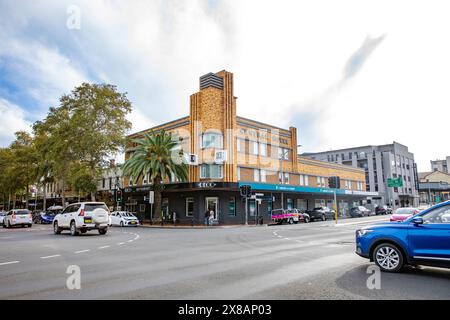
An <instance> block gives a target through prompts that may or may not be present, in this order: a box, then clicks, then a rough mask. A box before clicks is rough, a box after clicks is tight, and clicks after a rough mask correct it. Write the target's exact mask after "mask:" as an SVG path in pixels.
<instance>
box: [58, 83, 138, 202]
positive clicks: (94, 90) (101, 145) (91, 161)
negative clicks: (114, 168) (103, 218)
mask: <svg viewBox="0 0 450 320" xmlns="http://www.w3.org/2000/svg"><path fill="white" fill-rule="evenodd" d="M60 103H61V107H60V108H61V109H63V110H64V111H66V112H68V113H69V115H70V132H71V134H72V136H71V139H70V140H69V141H70V147H71V150H72V151H73V153H74V155H75V158H76V159H77V160H79V161H80V162H81V163H83V165H84V166H85V167H86V168H88V169H89V176H86V175H84V178H83V180H84V182H85V183H86V186H88V185H89V186H90V187H92V186H96V185H97V184H96V181H97V174H98V172H99V170H100V169H101V168H102V167H104V166H105V165H106V163H107V160H108V159H109V158H111V156H113V155H115V154H117V153H118V152H120V151H122V150H123V149H124V146H125V141H126V140H125V136H126V133H127V132H128V131H129V130H130V129H131V122H129V121H128V120H127V119H126V116H127V114H128V113H130V112H131V103H130V101H129V100H128V99H127V97H126V94H124V93H119V92H117V89H116V87H115V86H113V85H107V84H100V85H98V84H88V83H83V84H82V85H81V86H79V87H77V88H75V89H74V90H73V91H72V92H71V94H69V95H64V96H63V97H62V98H61V99H60ZM84 173H86V172H84ZM88 178H89V179H90V183H87V179H88ZM95 191H96V188H92V189H91V192H90V193H91V199H92V200H95Z"/></svg>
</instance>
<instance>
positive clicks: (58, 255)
mask: <svg viewBox="0 0 450 320" xmlns="http://www.w3.org/2000/svg"><path fill="white" fill-rule="evenodd" d="M56 257H61V255H60V254H54V255H52V256H45V257H41V259H50V258H56Z"/></svg>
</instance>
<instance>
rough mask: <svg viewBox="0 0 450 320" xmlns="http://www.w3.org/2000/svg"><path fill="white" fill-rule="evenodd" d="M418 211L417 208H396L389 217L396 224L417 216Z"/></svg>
mask: <svg viewBox="0 0 450 320" xmlns="http://www.w3.org/2000/svg"><path fill="white" fill-rule="evenodd" d="M419 212H420V211H419V209H417V208H412V207H408V208H398V209H396V210H395V211H394V213H393V214H392V216H391V219H390V220H391V221H392V222H398V221H405V220H406V219H408V218H409V217H411V216H413V215H415V214H418V213H419Z"/></svg>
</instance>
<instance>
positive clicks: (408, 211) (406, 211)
mask: <svg viewBox="0 0 450 320" xmlns="http://www.w3.org/2000/svg"><path fill="white" fill-rule="evenodd" d="M414 212H416V209H414V208H400V209H397V211H395V214H405V215H409V214H414Z"/></svg>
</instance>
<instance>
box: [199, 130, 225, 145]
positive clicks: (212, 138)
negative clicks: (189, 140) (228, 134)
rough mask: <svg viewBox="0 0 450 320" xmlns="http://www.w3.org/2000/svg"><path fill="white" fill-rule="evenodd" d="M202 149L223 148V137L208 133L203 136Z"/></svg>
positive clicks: (218, 134)
mask: <svg viewBox="0 0 450 320" xmlns="http://www.w3.org/2000/svg"><path fill="white" fill-rule="evenodd" d="M202 148H217V149H221V148H223V136H222V134H220V133H213V132H206V133H204V134H203V135H202Z"/></svg>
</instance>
